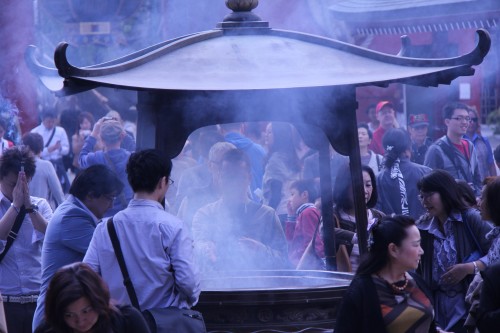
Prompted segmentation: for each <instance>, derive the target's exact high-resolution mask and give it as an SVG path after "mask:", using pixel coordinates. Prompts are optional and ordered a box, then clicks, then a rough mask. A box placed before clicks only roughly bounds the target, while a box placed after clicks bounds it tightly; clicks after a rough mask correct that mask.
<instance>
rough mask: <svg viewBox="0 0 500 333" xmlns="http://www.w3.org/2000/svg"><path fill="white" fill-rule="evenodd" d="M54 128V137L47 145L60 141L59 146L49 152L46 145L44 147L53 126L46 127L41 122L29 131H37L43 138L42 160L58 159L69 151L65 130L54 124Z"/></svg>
mask: <svg viewBox="0 0 500 333" xmlns="http://www.w3.org/2000/svg"><path fill="white" fill-rule="evenodd" d="M54 128H55V130H56V131H55V133H54V137H53V138H52V140H51V141H50V143H49V147H50V146H53V145H55V144H56V142H57V141H61V148H60V149H56V150H54V151H53V152H51V153H49V151H48V147H45V145H46V144H47V141H49V139H50V137H51V136H52V131H53V128H51V129H48V128H46V127H45V126H44V125H43V124H41V125H39V126H37V127H35V128H33V129H32V130H31V133H38V134H40V135H41V136H42V138H43V151H42V154H41V157H42V158H43V159H44V160H52V161H54V160H58V159H60V158H62V157H63V156H64V155H67V154H68V153H69V141H68V136H67V135H66V131H65V130H64V128H62V127H60V126H56V127H54Z"/></svg>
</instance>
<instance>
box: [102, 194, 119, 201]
mask: <svg viewBox="0 0 500 333" xmlns="http://www.w3.org/2000/svg"><path fill="white" fill-rule="evenodd" d="M102 196H103V197H105V198H106V199H108V200H109V201H115V200H116V195H112V194H103V195H102Z"/></svg>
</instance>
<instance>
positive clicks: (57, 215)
mask: <svg viewBox="0 0 500 333" xmlns="http://www.w3.org/2000/svg"><path fill="white" fill-rule="evenodd" d="M97 223H98V218H97V217H96V216H95V215H94V214H92V212H91V211H90V210H89V209H88V208H87V207H86V206H85V205H84V204H83V202H81V201H80V200H78V198H77V197H75V196H73V195H71V194H70V195H69V196H68V198H67V199H66V200H65V201H64V202H63V203H62V204H61V205H60V206H59V207H57V209H56V211H55V212H54V215H53V216H52V220H51V221H50V224H49V225H48V226H47V231H46V232H45V238H44V241H43V246H42V283H41V286H40V297H39V298H38V304H37V308H36V311H35V316H34V318H33V327H34V328H35V327H37V326H38V325H39V324H40V323H41V322H42V321H43V314H44V310H45V294H46V292H47V288H48V287H49V283H50V280H51V279H52V276H53V275H54V274H55V272H56V271H57V270H58V269H60V268H61V267H63V266H66V265H69V264H71V263H73V262H80V261H82V260H83V257H84V256H85V252H87V248H88V247H89V243H90V240H91V239H92V235H93V234H94V230H95V228H96V225H97Z"/></svg>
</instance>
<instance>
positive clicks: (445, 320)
mask: <svg viewBox="0 0 500 333" xmlns="http://www.w3.org/2000/svg"><path fill="white" fill-rule="evenodd" d="M454 223H464V222H463V219H462V215H461V214H460V213H459V212H452V213H451V214H450V216H449V217H448V219H447V220H446V221H445V223H444V224H443V229H442V230H441V229H440V227H439V221H438V219H437V218H436V217H434V218H432V219H431V220H430V222H429V223H428V224H426V225H422V224H421V225H419V228H420V229H422V230H427V231H428V232H429V234H431V235H432V236H433V238H434V242H433V243H434V244H433V247H434V251H433V257H432V258H433V263H434V264H433V265H432V280H433V283H432V284H433V285H434V286H438V289H437V290H436V292H435V295H434V304H435V310H436V321H437V323H438V324H439V326H441V327H443V329H444V330H450V329H451V328H452V327H453V326H454V325H455V324H456V323H457V322H458V321H459V320H461V319H463V318H465V315H466V314H467V305H466V304H465V292H466V290H464V289H463V286H462V284H456V285H445V284H442V283H441V277H442V275H443V274H444V273H445V272H446V271H447V269H448V268H449V267H451V266H453V265H455V264H458V263H459V260H458V251H457V243H456V239H455V227H454V225H453V224H454ZM479 260H481V261H482V262H483V263H484V264H485V265H486V266H488V258H487V256H483V257H482V258H480V259H479Z"/></svg>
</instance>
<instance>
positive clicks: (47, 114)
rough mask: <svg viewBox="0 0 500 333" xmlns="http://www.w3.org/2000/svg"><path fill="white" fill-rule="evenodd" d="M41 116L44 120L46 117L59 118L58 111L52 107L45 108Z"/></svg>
mask: <svg viewBox="0 0 500 333" xmlns="http://www.w3.org/2000/svg"><path fill="white" fill-rule="evenodd" d="M41 118H42V120H44V119H46V118H57V112H56V111H55V110H52V109H47V110H44V111H43V112H42V114H41Z"/></svg>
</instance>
